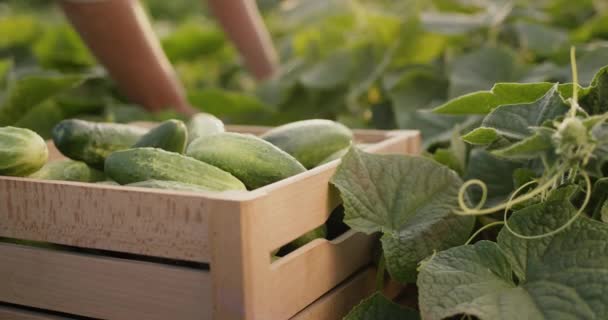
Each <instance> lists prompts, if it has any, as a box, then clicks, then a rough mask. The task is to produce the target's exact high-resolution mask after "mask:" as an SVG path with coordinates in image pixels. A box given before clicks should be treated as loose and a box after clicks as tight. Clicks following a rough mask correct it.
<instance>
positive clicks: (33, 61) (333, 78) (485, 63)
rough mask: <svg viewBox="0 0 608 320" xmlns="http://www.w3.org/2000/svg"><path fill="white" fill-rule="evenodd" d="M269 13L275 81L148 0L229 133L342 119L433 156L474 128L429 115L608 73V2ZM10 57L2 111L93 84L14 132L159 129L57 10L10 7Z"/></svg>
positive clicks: (387, 5)
mask: <svg viewBox="0 0 608 320" xmlns="http://www.w3.org/2000/svg"><path fill="white" fill-rule="evenodd" d="M258 2H259V6H260V7H261V9H262V12H263V14H264V17H265V20H266V23H267V25H268V27H269V29H270V31H271V33H272V35H273V39H274V43H275V45H276V47H277V48H278V50H279V52H280V56H281V61H282V68H281V70H280V72H279V73H278V74H277V75H276V77H274V78H272V79H270V80H269V81H266V82H264V83H255V81H254V80H253V79H252V77H251V76H250V75H249V74H248V73H247V71H246V70H245V69H244V68H243V65H242V63H241V62H240V59H239V56H238V54H237V52H236V50H235V49H234V48H233V47H232V44H231V43H230V42H229V41H228V40H227V39H226V37H225V35H224V33H223V32H222V30H221V29H220V28H219V27H218V25H217V24H216V23H215V22H214V20H213V17H212V16H211V15H209V13H208V10H207V9H206V8H205V6H204V4H203V3H200V2H199V1H193V0H174V1H164V0H144V1H142V3H143V4H144V5H145V7H146V9H147V11H148V13H149V14H150V16H151V17H152V19H153V22H154V26H155V30H156V31H157V33H158V35H159V38H160V39H161V43H162V47H163V49H164V50H165V52H166V53H167V55H168V57H169V59H170V61H171V62H172V63H173V65H174V67H175V69H176V70H177V72H178V74H179V76H180V78H181V79H182V82H183V83H184V86H185V87H186V89H187V91H188V96H189V98H190V100H191V103H192V104H193V105H195V106H196V107H198V108H200V109H201V110H205V111H207V112H211V113H214V114H216V115H218V116H220V117H222V118H223V119H224V120H226V121H228V122H233V123H255V124H268V125H274V124H278V123H284V122H288V121H293V120H298V119H305V118H331V119H337V120H339V121H341V122H344V123H345V124H347V125H350V126H353V127H377V128H384V129H390V128H416V129H421V130H422V131H423V135H424V137H425V138H426V139H425V143H426V145H427V147H433V146H442V145H445V144H446V143H448V142H449V139H450V137H451V134H450V131H451V130H452V128H454V126H456V125H460V126H462V127H463V128H466V126H467V124H470V123H471V122H472V121H475V119H474V118H470V117H455V116H449V117H448V116H442V115H436V114H431V113H429V112H428V110H429V109H430V108H433V107H435V106H437V105H439V104H442V103H443V102H445V101H446V100H447V99H450V98H453V97H455V96H459V95H462V94H465V93H468V92H473V91H479V90H488V89H490V88H491V87H492V85H493V84H494V83H495V82H505V81H517V82H537V81H559V82H567V81H570V72H569V67H568V59H569V58H568V48H569V46H570V45H573V44H574V45H576V46H577V47H578V52H579V58H578V61H579V72H580V80H581V83H582V84H583V85H586V84H588V82H589V81H590V80H591V77H592V75H593V72H594V71H595V70H596V69H598V67H600V66H603V65H605V64H606V62H605V61H608V46H607V45H606V42H605V40H606V39H607V38H608V11H606V9H607V8H606V6H605V5H604V4H603V3H602V2H601V1H592V0H584V1H576V2H575V1H567V0H540V1H534V2H530V1H523V0H522V1H517V0H513V1H507V0H477V1H470V0H432V1H414V0H409V1H388V0H381V1H378V0H307V1H303V0H300V1H297V0H287V1H279V0H264V1H258ZM0 58H1V59H4V60H3V61H5V62H4V63H0V76H1V75H2V73H3V72H2V71H3V70H8V69H10V70H11V71H10V72H9V73H8V75H7V76H6V77H0V79H7V80H5V81H4V80H2V81H0V83H2V82H3V81H4V82H7V83H8V86H6V88H5V89H3V90H4V93H2V94H0V99H5V98H2V97H6V96H9V95H10V94H11V92H10V90H11V85H10V83H12V82H14V81H19V79H21V78H22V77H26V76H27V75H31V74H32V73H36V72H42V73H41V76H42V75H45V74H48V73H49V72H50V73H52V74H54V76H57V74H63V75H64V76H74V75H78V76H81V77H84V78H86V80H85V81H83V82H82V84H80V85H78V86H75V87H70V88H63V89H62V90H58V91H57V92H55V94H54V95H52V96H49V97H47V99H46V100H44V101H40V103H39V105H36V106H30V105H28V106H23V108H24V110H26V109H27V110H28V112H24V113H23V114H22V115H21V116H22V117H23V118H15V117H14V116H13V118H10V119H8V120H6V119H5V120H3V122H4V123H8V122H11V123H13V124H14V123H19V124H21V125H24V126H27V127H31V128H33V129H36V130H38V131H41V132H42V133H45V132H48V128H49V127H52V125H53V123H54V122H56V121H58V120H59V119H61V118H62V117H68V116H70V117H71V116H79V117H87V118H92V119H98V120H106V121H132V120H140V119H142V118H145V119H155V117H157V116H156V115H150V114H148V113H146V112H143V111H141V110H140V109H138V107H137V106H133V105H132V104H131V103H130V102H129V101H127V100H126V99H125V98H124V97H122V96H121V95H120V94H119V93H118V92H117V90H116V88H115V86H114V84H113V83H112V81H111V80H110V79H108V78H107V76H106V75H105V73H104V71H103V69H102V68H100V67H99V66H97V65H96V64H95V62H94V59H93V58H92V56H91V54H90V53H89V52H88V50H87V49H86V47H85V46H84V45H83V44H82V42H81V41H80V39H79V38H78V36H77V34H76V33H75V32H74V31H73V30H72V29H71V28H70V26H69V25H68V24H67V23H66V22H65V20H64V19H63V17H62V16H61V13H60V11H59V10H58V8H57V7H56V6H54V5H53V4H52V3H51V2H49V1H42V0H41V1H32V0H28V1H20V0H0ZM8 61H11V63H10V65H12V67H11V68H9V67H8V66H9V62H8ZM3 68H4V69H3ZM37 111H39V112H40V113H44V114H48V115H49V116H48V117H45V116H39V115H37V114H36V112H37ZM0 114H1V113H0ZM26 114H27V115H26ZM169 115H171V113H170V112H169ZM166 116H168V115H167V114H165V115H160V116H158V117H159V118H163V117H166ZM9 120H10V121H9Z"/></svg>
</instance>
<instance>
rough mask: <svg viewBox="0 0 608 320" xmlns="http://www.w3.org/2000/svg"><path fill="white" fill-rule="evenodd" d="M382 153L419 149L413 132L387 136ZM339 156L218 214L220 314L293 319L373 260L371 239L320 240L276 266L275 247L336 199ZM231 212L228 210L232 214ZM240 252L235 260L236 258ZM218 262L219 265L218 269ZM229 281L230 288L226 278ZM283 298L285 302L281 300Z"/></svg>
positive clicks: (323, 216) (318, 219) (320, 217)
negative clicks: (272, 254) (334, 178)
mask: <svg viewBox="0 0 608 320" xmlns="http://www.w3.org/2000/svg"><path fill="white" fill-rule="evenodd" d="M385 137H386V140H384V141H381V142H379V143H376V144H374V145H372V146H370V147H369V149H368V150H369V151H372V152H378V153H400V154H405V153H417V152H418V150H419V141H418V140H419V136H418V134H417V133H414V132H395V133H394V134H393V133H391V134H386V133H385ZM338 163H339V161H336V162H332V163H328V164H326V165H323V166H321V167H318V168H315V169H312V170H310V171H308V172H305V173H302V174H299V175H297V176H293V177H290V178H288V179H285V180H282V181H279V182H277V183H274V184H272V185H269V186H266V187H263V188H260V189H257V190H255V191H253V192H250V194H251V195H253V197H252V199H250V200H243V201H241V202H240V204H239V206H240V209H236V208H234V209H233V210H225V213H224V214H222V215H213V216H212V225H211V230H224V232H223V233H220V232H213V234H212V236H211V238H210V241H211V247H212V248H214V249H213V252H212V258H211V261H212V276H213V279H214V283H218V284H217V285H214V304H213V305H214V308H215V309H214V318H215V319H226V320H229V319H288V318H290V317H292V316H293V315H295V314H296V313H297V312H299V311H300V310H302V309H303V308H304V307H305V306H306V305H308V304H309V303H311V302H312V301H314V300H316V299H317V298H319V297H320V296H322V295H323V294H324V293H325V292H327V291H328V290H330V289H331V288H333V287H335V286H336V285H338V284H339V283H340V282H341V281H343V280H344V279H345V278H346V277H348V276H350V275H351V274H352V273H353V272H355V271H356V270H357V269H358V268H360V267H362V266H364V265H366V264H367V263H369V261H370V260H371V245H372V241H371V239H370V237H367V236H365V235H362V234H357V233H354V232H351V233H349V234H346V235H344V236H343V237H341V238H340V239H339V240H338V239H336V240H337V241H334V242H328V241H324V240H316V241H314V242H311V243H310V244H308V245H307V246H305V247H303V248H300V249H298V250H296V251H295V252H294V253H293V254H292V255H290V256H287V257H285V258H283V259H281V260H279V261H278V262H275V263H274V264H271V263H270V252H271V251H272V250H273V249H275V248H278V247H280V246H282V245H284V244H286V243H287V242H289V241H291V240H293V239H295V238H297V237H299V236H300V235H302V234H304V233H305V232H307V231H309V230H312V229H314V228H315V227H317V226H319V225H321V224H323V223H324V222H325V221H326V220H327V218H328V217H329V214H330V212H331V210H332V209H333V208H334V207H335V206H336V205H337V204H338V202H339V199H338V197H337V193H336V192H334V191H332V189H331V186H330V185H329V180H330V178H331V176H332V175H333V173H334V172H335V169H336V167H337V165H338ZM226 213H228V214H226ZM235 258H236V260H235ZM214 266H215V267H214ZM224 283H230V285H229V286H224V285H220V284H224ZM277 301H280V303H277Z"/></svg>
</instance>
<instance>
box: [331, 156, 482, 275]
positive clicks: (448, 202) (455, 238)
mask: <svg viewBox="0 0 608 320" xmlns="http://www.w3.org/2000/svg"><path fill="white" fill-rule="evenodd" d="M331 182H332V183H333V184H334V185H335V186H336V187H337V188H338V189H339V190H340V194H341V197H342V200H343V201H344V208H345V218H344V222H345V223H346V224H348V225H349V226H350V227H351V228H353V229H355V230H357V231H361V232H365V233H368V234H369V233H373V232H378V231H380V232H383V233H384V235H383V236H382V244H383V249H384V255H385V258H386V263H387V269H388V271H389V272H390V274H391V276H392V277H393V278H395V279H397V280H399V281H401V282H408V281H410V282H411V281H413V280H414V279H415V276H416V265H417V263H418V262H419V261H420V260H422V259H423V258H425V257H426V256H428V255H430V254H431V253H432V252H433V250H442V249H445V248H449V247H452V246H455V245H459V244H462V243H464V241H466V239H467V237H468V234H469V233H470V231H471V229H472V227H473V223H474V219H473V218H472V217H460V216H456V215H453V214H452V211H453V210H454V209H455V208H456V207H457V206H458V201H457V195H458V190H459V188H460V186H461V184H462V181H461V180H460V178H459V177H458V175H457V174H456V173H455V172H454V171H452V170H450V169H448V168H447V167H444V166H442V165H440V164H438V163H437V162H435V161H433V160H430V159H427V158H422V157H416V156H401V155H375V154H368V153H365V152H362V151H360V150H358V149H356V148H352V149H351V150H350V151H349V152H348V153H347V154H346V155H345V156H344V157H343V158H342V163H341V165H340V167H339V168H338V170H337V172H336V174H335V175H334V177H333V178H332V180H331Z"/></svg>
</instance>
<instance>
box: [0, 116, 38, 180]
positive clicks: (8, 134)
mask: <svg viewBox="0 0 608 320" xmlns="http://www.w3.org/2000/svg"><path fill="white" fill-rule="evenodd" d="M48 157H49V150H48V148H47V146H46V142H44V140H43V139H42V137H40V136H39V135H38V134H37V133H36V132H34V131H32V130H29V129H24V128H16V127H0V175H5V176H17V177H25V176H28V175H30V174H31V173H33V172H36V171H38V170H39V169H40V168H42V166H44V164H45V163H46V161H47V159H48Z"/></svg>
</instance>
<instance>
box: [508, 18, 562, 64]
mask: <svg viewBox="0 0 608 320" xmlns="http://www.w3.org/2000/svg"><path fill="white" fill-rule="evenodd" d="M515 31H516V32H517V36H518V40H519V44H520V46H522V47H523V48H525V49H527V50H530V51H531V52H532V53H534V54H535V55H538V56H541V57H546V56H550V55H551V54H555V53H556V52H558V51H559V50H563V49H564V48H567V46H568V34H567V33H566V32H565V31H564V30H561V29H558V28H555V27H551V26H547V25H542V24H538V23H530V22H523V21H520V22H517V23H516V24H515Z"/></svg>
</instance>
